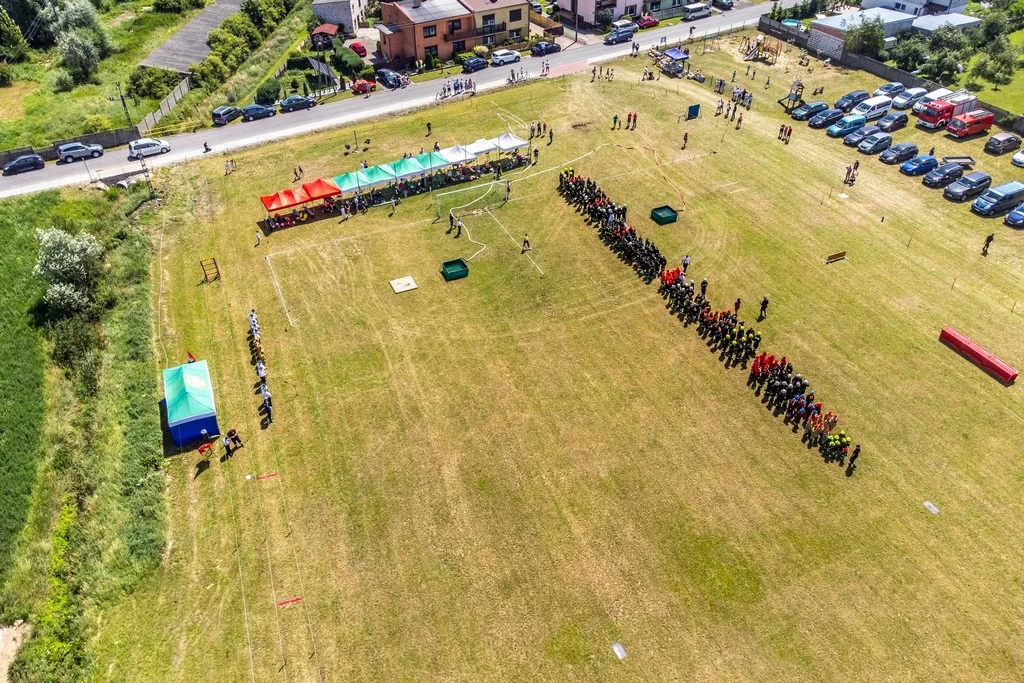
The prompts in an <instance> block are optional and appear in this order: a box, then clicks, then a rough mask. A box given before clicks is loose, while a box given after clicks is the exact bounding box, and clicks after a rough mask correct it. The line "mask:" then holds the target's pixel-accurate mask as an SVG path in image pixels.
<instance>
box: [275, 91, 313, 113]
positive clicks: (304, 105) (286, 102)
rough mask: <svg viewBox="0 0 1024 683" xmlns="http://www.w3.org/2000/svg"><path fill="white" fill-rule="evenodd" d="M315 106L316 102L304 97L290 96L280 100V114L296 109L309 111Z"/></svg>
mask: <svg viewBox="0 0 1024 683" xmlns="http://www.w3.org/2000/svg"><path fill="white" fill-rule="evenodd" d="M315 106H316V100H314V99H313V98H312V97H307V96H305V95H292V96H291V97H286V98H284V99H283V100H281V112H282V113H284V112H288V111H295V110H297V109H311V108H312V107H315Z"/></svg>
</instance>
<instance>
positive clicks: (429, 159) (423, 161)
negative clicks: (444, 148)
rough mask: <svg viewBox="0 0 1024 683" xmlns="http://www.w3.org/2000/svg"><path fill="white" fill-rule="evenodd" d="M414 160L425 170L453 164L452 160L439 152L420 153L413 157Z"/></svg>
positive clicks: (434, 169) (435, 169) (433, 169)
mask: <svg viewBox="0 0 1024 683" xmlns="http://www.w3.org/2000/svg"><path fill="white" fill-rule="evenodd" d="M413 160H414V161H415V162H416V163H417V164H419V165H420V166H422V167H423V170H424V171H437V170H439V169H442V168H445V167H446V166H451V165H452V162H450V161H448V160H447V159H445V158H444V157H443V156H441V155H440V154H438V153H437V152H427V153H426V154H420V155H419V156H416V157H413Z"/></svg>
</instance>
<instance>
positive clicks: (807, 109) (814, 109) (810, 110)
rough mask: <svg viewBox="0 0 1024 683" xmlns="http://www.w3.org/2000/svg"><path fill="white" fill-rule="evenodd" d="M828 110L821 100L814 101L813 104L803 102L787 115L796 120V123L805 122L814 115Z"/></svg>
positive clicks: (825, 103)
mask: <svg viewBox="0 0 1024 683" xmlns="http://www.w3.org/2000/svg"><path fill="white" fill-rule="evenodd" d="M826 109H828V103H827V102H822V101H821V100H814V101H813V102H805V103H803V104H801V105H800V106H799V107H797V108H796V109H794V110H793V111H792V112H790V114H789V118H791V119H796V120H797V121H806V120H807V119H809V118H811V117H812V116H814V115H816V114H820V113H821V112H823V111H825V110H826Z"/></svg>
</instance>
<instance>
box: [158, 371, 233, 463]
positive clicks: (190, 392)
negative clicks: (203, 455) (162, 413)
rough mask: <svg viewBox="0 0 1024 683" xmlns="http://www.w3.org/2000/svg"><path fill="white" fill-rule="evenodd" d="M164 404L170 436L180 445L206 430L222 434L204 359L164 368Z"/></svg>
mask: <svg viewBox="0 0 1024 683" xmlns="http://www.w3.org/2000/svg"><path fill="white" fill-rule="evenodd" d="M163 374H164V406H165V407H166V410H167V427H168V428H169V429H170V430H171V438H172V439H174V443H175V444H177V445H179V446H184V445H185V444H188V443H191V442H192V441H195V440H196V439H198V438H199V437H200V436H201V435H202V432H203V430H204V429H205V430H206V433H207V434H208V435H210V436H213V435H215V434H219V433H220V427H218V426H217V409H216V407H215V406H214V402H213V383H212V382H211V381H210V369H209V367H208V366H207V365H206V361H205V360H201V361H199V362H197V363H186V364H185V365H179V366H178V367H176V368H167V369H166V370H164V373H163Z"/></svg>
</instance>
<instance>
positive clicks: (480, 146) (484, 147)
mask: <svg viewBox="0 0 1024 683" xmlns="http://www.w3.org/2000/svg"><path fill="white" fill-rule="evenodd" d="M496 149H498V146H497V145H496V144H494V141H493V140H484V139H483V138H480V139H479V140H477V141H476V142H472V143H470V144H468V145H466V151H467V152H472V153H473V154H476V155H480V154H489V153H490V152H493V151H494V150H496Z"/></svg>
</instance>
